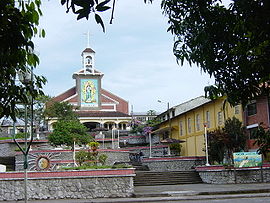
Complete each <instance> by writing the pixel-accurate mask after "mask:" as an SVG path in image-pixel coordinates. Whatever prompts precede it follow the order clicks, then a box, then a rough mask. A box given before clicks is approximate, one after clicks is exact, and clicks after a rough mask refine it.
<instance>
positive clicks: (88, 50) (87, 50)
mask: <svg viewBox="0 0 270 203" xmlns="http://www.w3.org/2000/svg"><path fill="white" fill-rule="evenodd" d="M83 52H93V53H96V52H95V51H94V50H93V49H91V48H86V49H85V50H83Z"/></svg>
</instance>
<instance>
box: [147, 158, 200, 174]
mask: <svg viewBox="0 0 270 203" xmlns="http://www.w3.org/2000/svg"><path fill="white" fill-rule="evenodd" d="M143 164H144V165H147V166H148V168H149V169H150V171H189V170H193V169H194V168H195V167H196V166H199V165H203V164H205V159H204V158H202V157H167V158H149V159H143Z"/></svg>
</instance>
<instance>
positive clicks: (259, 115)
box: [244, 96, 270, 149]
mask: <svg viewBox="0 0 270 203" xmlns="http://www.w3.org/2000/svg"><path fill="white" fill-rule="evenodd" d="M251 105H253V106H254V107H256V110H255V111H254V110H253V109H254V108H253V109H252V112H251V111H250V109H249V107H250V106H251ZM260 123H262V125H263V127H265V128H269V124H270V123H269V102H268V98H267V96H262V97H260V98H258V99H257V100H256V101H254V102H253V103H251V104H249V105H248V106H247V107H246V108H245V111H244V125H245V126H246V128H247V130H248V131H249V138H250V139H249V140H248V148H249V149H256V148H257V146H254V145H253V143H254V139H252V130H253V129H256V128H257V126H258V125H260Z"/></svg>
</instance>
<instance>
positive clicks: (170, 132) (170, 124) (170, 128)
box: [158, 100, 172, 156]
mask: <svg viewBox="0 0 270 203" xmlns="http://www.w3.org/2000/svg"><path fill="white" fill-rule="evenodd" d="M158 102H159V103H163V102H162V101H161V100H158ZM167 112H168V114H167V115H168V118H167V119H168V121H169V135H168V137H169V138H171V136H172V122H171V115H170V114H171V110H170V103H169V102H167ZM168 155H169V156H170V155H171V150H170V146H169V145H168Z"/></svg>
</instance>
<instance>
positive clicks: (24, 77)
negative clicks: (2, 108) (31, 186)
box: [13, 67, 34, 203]
mask: <svg viewBox="0 0 270 203" xmlns="http://www.w3.org/2000/svg"><path fill="white" fill-rule="evenodd" d="M18 77H19V80H20V82H21V83H22V84H24V85H25V86H30V91H33V86H34V84H33V81H34V80H33V67H31V70H30V71H29V69H26V70H25V71H24V72H19V73H18ZM33 104H34V99H33V97H32V96H31V98H30V113H31V114H30V142H29V143H28V142H27V127H28V118H27V117H28V113H27V103H26V104H25V120H24V122H25V127H24V128H25V129H24V131H25V137H24V141H25V143H24V148H22V147H21V146H20V144H19V143H18V142H17V141H16V139H15V134H14V136H13V140H14V142H15V143H16V145H17V146H18V147H19V149H20V151H21V152H22V153H23V155H24V164H23V166H24V201H25V203H27V201H28V197H27V168H28V153H29V150H30V147H31V144H32V142H33V120H34V109H33V106H34V105H33Z"/></svg>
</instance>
